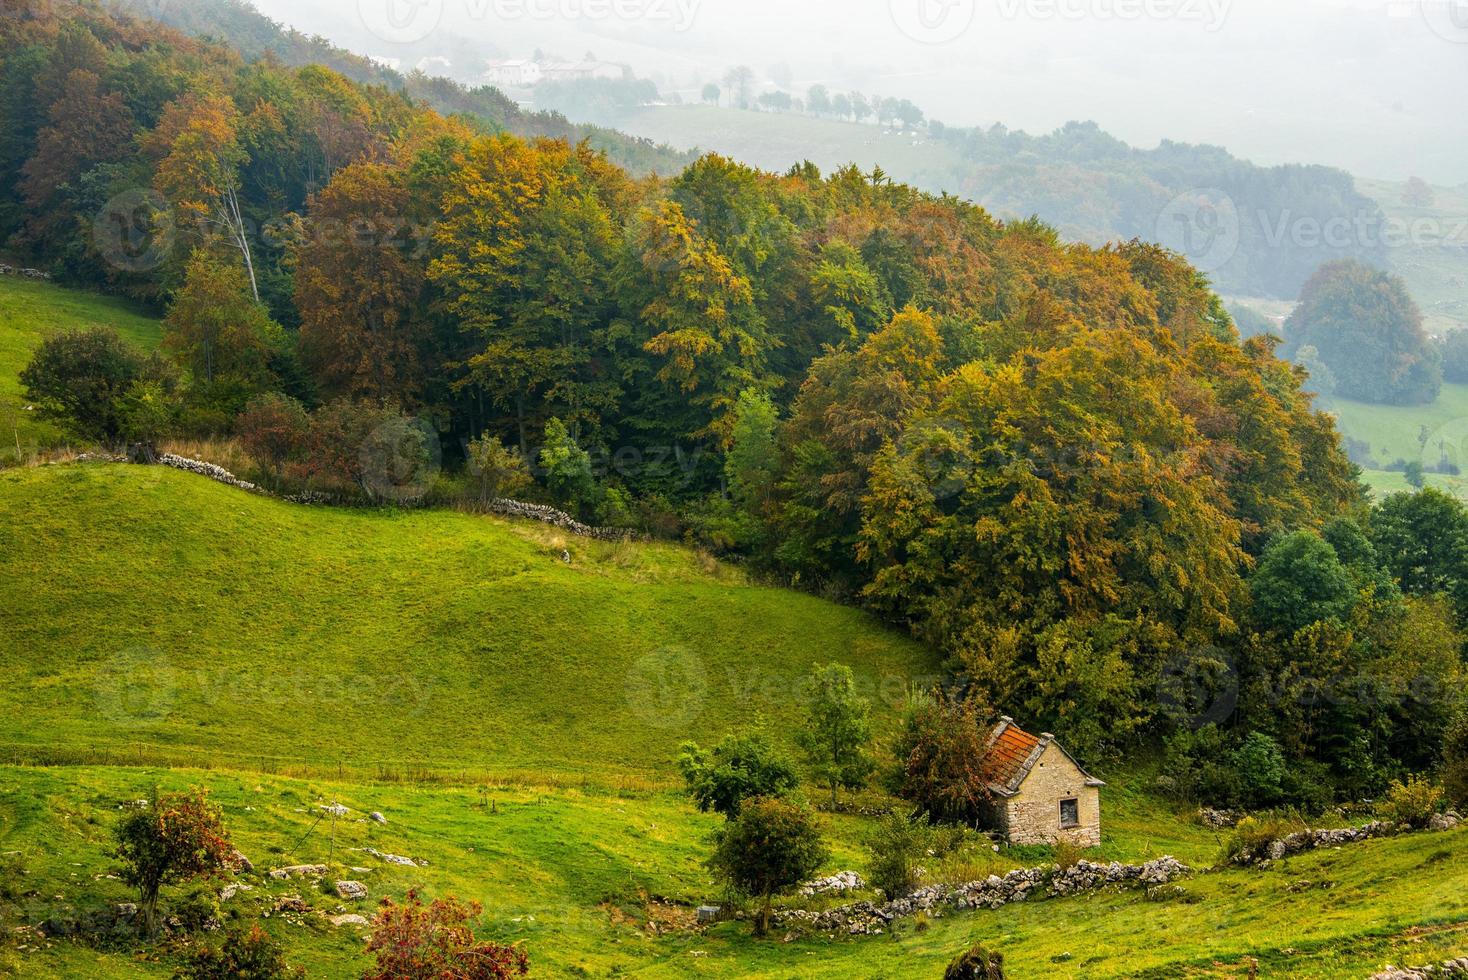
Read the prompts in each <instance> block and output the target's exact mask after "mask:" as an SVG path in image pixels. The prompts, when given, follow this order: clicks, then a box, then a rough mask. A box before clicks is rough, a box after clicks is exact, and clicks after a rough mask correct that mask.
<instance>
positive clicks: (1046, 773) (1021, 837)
mask: <svg viewBox="0 0 1468 980" xmlns="http://www.w3.org/2000/svg"><path fill="white" fill-rule="evenodd" d="M984 746H985V762H984V764H985V767H986V773H985V774H986V775H987V776H988V778H989V790H990V792H991V793H992V794H993V799H992V800H991V801H990V804H989V807H988V811H989V812H988V814H987V816H988V823H989V826H990V828H991V829H993V830H997V831H999V832H1000V833H1002V834H1004V836H1005V838H1006V839H1007V840H1008V841H1009V842H1010V843H1011V844H1053V843H1055V842H1056V841H1057V840H1061V839H1068V840H1073V841H1075V842H1076V843H1078V844H1080V845H1082V846H1083V847H1095V846H1097V845H1099V844H1100V843H1101V787H1102V786H1105V785H1106V784H1105V783H1103V782H1102V781H1101V780H1099V779H1096V778H1095V777H1093V776H1091V775H1090V774H1089V773H1087V772H1086V771H1085V770H1084V769H1082V768H1081V767H1080V764H1079V763H1078V762H1076V760H1075V759H1074V758H1073V757H1072V756H1071V754H1070V753H1069V752H1067V751H1065V749H1063V748H1062V747H1061V746H1060V743H1059V742H1057V741H1055V736H1054V735H1051V734H1050V733H1048V732H1046V733H1043V734H1041V735H1039V736H1035V735H1031V734H1030V733H1029V732H1026V731H1023V730H1021V729H1020V728H1019V727H1018V726H1017V725H1015V723H1014V719H1013V718H1009V717H1005V718H1001V719H999V724H998V725H995V726H994V731H992V732H990V733H989V738H988V740H987V741H986V742H985V743H984Z"/></svg>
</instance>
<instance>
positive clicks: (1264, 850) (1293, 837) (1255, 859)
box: [1229, 813, 1459, 867]
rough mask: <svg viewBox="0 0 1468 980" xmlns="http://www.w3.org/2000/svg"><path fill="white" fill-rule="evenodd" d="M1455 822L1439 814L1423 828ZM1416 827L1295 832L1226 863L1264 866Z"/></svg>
mask: <svg viewBox="0 0 1468 980" xmlns="http://www.w3.org/2000/svg"><path fill="white" fill-rule="evenodd" d="M1458 823H1459V817H1458V815H1457V814H1456V813H1452V814H1439V815H1437V816H1436V817H1435V818H1434V819H1433V821H1432V822H1431V823H1430V824H1429V825H1428V826H1427V828H1426V829H1427V830H1429V831H1444V830H1452V829H1453V828H1454V827H1456V826H1457V825H1458ZM1417 829H1419V828H1416V827H1412V826H1410V825H1408V824H1396V823H1392V822H1391V821H1389V820H1373V821H1372V822H1371V823H1367V824H1362V825H1361V826H1359V827H1334V828H1330V829H1327V830H1299V831H1296V832H1295V833H1292V834H1286V835H1285V836H1284V837H1279V838H1275V839H1273V840H1261V841H1255V842H1253V843H1251V844H1250V845H1248V846H1246V847H1244V848H1242V849H1240V850H1239V852H1238V853H1236V854H1234V855H1233V856H1232V857H1231V858H1230V859H1229V863H1230V864H1236V865H1240V866H1244V867H1247V866H1249V865H1256V864H1266V863H1268V862H1270V861H1278V860H1280V859H1281V858H1286V857H1289V856H1290V855H1291V854H1301V853H1303V852H1305V851H1314V850H1317V849H1319V848H1322V847H1340V846H1341V845H1342V844H1356V843H1359V842H1360V841H1363V840H1370V839H1371V838H1373V837H1391V836H1394V835H1396V834H1404V833H1411V832H1412V831H1414V830H1417Z"/></svg>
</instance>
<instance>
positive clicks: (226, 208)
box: [144, 93, 260, 303]
mask: <svg viewBox="0 0 1468 980" xmlns="http://www.w3.org/2000/svg"><path fill="white" fill-rule="evenodd" d="M239 127H240V113H239V110H238V109H237V108H236V107H235V105H234V103H233V102H231V101H230V100H229V99H228V98H226V97H224V96H209V95H200V94H197V93H190V94H188V95H187V96H185V97H184V98H182V99H180V100H178V101H176V102H173V103H170V104H169V106H168V107H167V108H166V109H165V110H164V113H163V118H162V119H161V120H159V123H158V126H157V127H156V128H155V129H154V130H153V131H152V132H151V133H150V134H149V135H148V137H147V139H146V140H145V141H144V142H145V146H146V147H147V148H148V150H149V151H150V152H151V153H152V154H153V155H154V156H155V157H156V158H157V160H158V163H157V170H156V173H155V176H154V178H153V186H154V187H155V188H156V189H157V190H158V192H159V193H160V194H162V195H163V196H164V198H166V199H167V200H168V201H169V202H170V203H172V204H173V206H174V207H175V208H176V209H177V210H178V212H179V216H180V222H179V224H180V225H184V226H192V227H197V228H198V229H199V230H200V231H202V232H203V233H204V234H205V235H213V234H218V235H220V236H221V237H222V238H223V240H224V241H225V242H227V243H228V244H229V246H230V247H231V248H234V249H237V250H238V251H239V253H240V258H241V260H242V261H243V263H244V269H245V273H246V275H247V276H248V278H249V284H250V291H251V295H252V297H253V299H254V300H255V302H256V303H258V302H260V287H259V284H258V282H257V280H256V276H255V261H254V253H253V252H252V250H251V245H250V236H251V229H250V227H249V225H248V223H247V221H246V217H245V212H244V208H243V205H242V203H241V196H240V169H241V168H242V167H243V166H244V165H245V164H246V163H247V162H248V161H249V156H248V155H247V154H246V152H245V150H244V147H243V146H241V144H240V133H239Z"/></svg>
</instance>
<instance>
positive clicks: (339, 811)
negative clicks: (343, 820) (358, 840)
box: [321, 803, 352, 817]
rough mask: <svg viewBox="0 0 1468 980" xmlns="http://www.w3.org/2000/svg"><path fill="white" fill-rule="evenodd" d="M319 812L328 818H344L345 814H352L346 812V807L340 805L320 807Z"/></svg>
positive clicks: (348, 811)
mask: <svg viewBox="0 0 1468 980" xmlns="http://www.w3.org/2000/svg"><path fill="white" fill-rule="evenodd" d="M321 811H322V812H323V813H325V814H326V815H327V816H328V817H345V816H346V815H347V814H349V813H351V812H352V811H351V810H348V809H347V808H346V807H344V806H342V805H341V804H340V803H332V804H329V805H325V806H322V808H321Z"/></svg>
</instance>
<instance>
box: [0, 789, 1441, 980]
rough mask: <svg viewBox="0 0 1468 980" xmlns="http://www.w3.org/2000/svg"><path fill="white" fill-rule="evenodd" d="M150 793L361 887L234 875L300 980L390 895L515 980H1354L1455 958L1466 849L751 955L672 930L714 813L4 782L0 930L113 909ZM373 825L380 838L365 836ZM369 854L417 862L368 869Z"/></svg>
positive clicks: (1389, 849) (13, 965)
mask: <svg viewBox="0 0 1468 980" xmlns="http://www.w3.org/2000/svg"><path fill="white" fill-rule="evenodd" d="M1112 778H1113V779H1115V776H1114V775H1113V777H1112ZM155 784H161V785H162V786H164V787H165V788H181V787H184V786H188V785H197V784H207V785H209V786H210V787H211V788H212V791H213V795H214V796H215V798H216V799H217V800H218V801H219V802H220V803H221V805H222V806H223V809H224V812H225V816H226V820H227V821H228V823H229V825H230V826H231V827H232V828H233V831H234V837H235V841H236V843H237V844H238V845H239V846H240V847H241V849H242V850H243V851H244V853H245V854H247V855H248V856H249V857H250V858H251V859H252V860H253V861H254V862H255V863H256V865H257V868H258V869H259V870H260V871H263V870H264V869H266V868H270V867H279V866H283V865H292V864H300V863H315V862H320V863H329V864H330V865H331V867H332V869H333V874H332V875H330V876H328V878H329V879H330V878H335V877H340V876H346V877H352V878H355V879H358V880H362V881H364V882H365V883H367V884H368V887H369V889H370V890H371V892H372V898H371V899H370V900H369V901H368V902H365V903H362V905H357V906H354V905H352V903H344V902H343V901H342V900H341V899H339V898H336V897H334V896H332V895H329V894H327V893H326V891H325V889H323V888H322V887H321V886H319V885H315V884H312V883H311V882H307V881H301V880H293V881H290V882H277V881H273V880H270V879H268V878H264V877H263V876H261V875H259V874H256V875H250V876H247V878H246V879H245V880H246V881H247V883H248V884H250V885H251V886H252V887H251V889H250V890H248V891H243V890H242V891H241V892H240V893H239V894H237V895H236V896H234V897H233V898H231V899H229V900H228V901H226V902H223V903H222V904H221V906H220V910H219V911H220V915H221V916H222V918H224V919H225V921H226V922H228V921H231V920H233V919H254V918H256V917H259V916H262V914H263V913H265V912H268V911H270V910H271V909H272V908H273V907H274V905H275V903H276V902H277V901H278V900H279V899H280V898H281V897H283V896H286V895H298V896H300V897H301V898H303V899H304V900H305V901H306V902H307V903H308V904H309V905H310V906H311V907H312V908H313V909H315V910H319V911H320V912H321V913H323V915H322V916H316V915H305V916H288V915H280V914H274V915H270V916H267V917H263V918H261V919H260V921H261V922H262V924H263V925H264V926H265V928H266V929H267V930H268V931H269V932H271V933H272V934H273V935H275V936H276V937H277V938H278V939H279V940H280V941H281V942H282V944H283V945H284V946H285V948H286V950H287V952H288V954H289V958H290V959H291V960H292V961H293V962H295V963H297V964H299V965H302V966H304V967H306V968H307V970H308V971H309V973H310V975H313V976H348V975H352V974H353V973H354V972H359V971H360V970H361V969H362V968H364V967H365V966H366V965H367V964H368V960H367V958H366V957H365V956H364V955H363V950H362V936H363V931H362V930H361V929H360V927H354V926H344V927H334V926H332V925H330V924H329V923H328V921H327V919H326V918H325V917H324V916H330V915H335V914H339V913H343V912H352V911H361V912H367V913H369V914H370V911H371V908H370V906H371V905H372V903H373V902H375V901H376V899H377V898H378V897H380V896H384V895H388V896H392V897H395V898H400V897H401V896H402V895H403V894H404V893H405V892H406V890H407V889H408V888H410V887H419V888H421V889H423V891H424V892H425V893H426V894H429V895H442V894H450V893H451V894H456V895H458V896H460V897H462V898H464V899H474V900H477V901H480V902H482V903H483V905H484V912H483V914H482V916H481V918H480V920H479V922H478V927H479V931H480V933H481V934H482V935H486V936H492V937H495V938H498V939H500V940H502V941H506V942H521V943H524V944H525V945H526V947H527V948H528V949H529V950H530V952H531V956H532V963H533V965H534V967H535V973H534V975H537V976H546V977H551V976H554V977H563V976H573V977H574V976H596V977H611V976H624V977H627V976H637V977H814V978H819V977H833V978H834V977H852V976H860V977H872V978H875V977H894V978H895V977H936V976H939V975H941V973H942V969H943V966H944V965H945V964H946V962H947V961H948V960H950V959H951V958H952V957H953V956H954V955H955V953H956V952H957V951H958V950H959V949H962V948H964V947H965V946H966V945H967V944H969V943H972V942H975V941H982V942H985V943H987V944H989V945H991V946H993V947H995V948H998V949H1000V950H1002V951H1003V952H1004V954H1005V956H1006V962H1007V966H1008V967H1009V975H1010V976H1011V977H1015V978H1030V977H1036V978H1038V977H1086V978H1096V977H1156V978H1163V977H1167V978H1171V977H1204V976H1207V977H1244V976H1248V975H1250V972H1249V971H1250V968H1251V962H1252V961H1257V963H1258V975H1259V976H1266V977H1331V978H1334V977H1341V978H1345V977H1355V978H1359V977H1364V976H1366V975H1367V974H1369V973H1370V972H1372V971H1373V970H1374V969H1377V968H1379V967H1380V966H1381V965H1383V964H1385V963H1388V962H1394V963H1413V964H1421V963H1427V962H1432V961H1435V960H1441V959H1443V958H1446V957H1447V956H1450V955H1460V954H1461V953H1462V952H1464V951H1465V950H1468V925H1465V920H1468V831H1465V830H1461V829H1460V830H1456V831H1452V832H1448V833H1436V834H1433V833H1428V834H1417V835H1411V836H1406V837H1401V838H1391V839H1383V840H1375V841H1370V842H1367V843H1364V844H1359V845H1353V846H1351V847H1349V848H1344V849H1337V850H1331V851H1320V852H1314V853H1311V854H1306V855H1300V856H1297V857H1294V858H1291V859H1289V860H1287V861H1284V862H1280V863H1278V864H1276V865H1275V866H1274V867H1272V868H1270V869H1268V870H1266V871H1243V870H1230V871H1203V872H1201V873H1199V874H1198V875H1196V876H1195V877H1193V878H1192V879H1189V880H1187V881H1185V882H1183V883H1182V886H1181V889H1180V890H1176V891H1167V892H1165V893H1162V894H1159V895H1154V896H1152V897H1150V898H1149V897H1148V895H1147V894H1146V893H1144V892H1140V891H1128V892H1105V893H1099V894H1096V895H1093V896H1081V897H1076V898H1067V899H1050V900H1032V901H1030V902H1027V903H1021V904H1017V905H1011V906H1007V907H1005V908H1002V909H999V910H995V911H985V910H981V911H976V912H969V913H954V914H951V915H948V916H943V917H933V918H930V919H927V920H909V921H899V922H898V923H897V924H896V925H895V927H894V928H893V929H892V930H890V931H889V932H888V933H887V934H885V935H881V936H875V937H867V938H863V939H853V938H847V937H834V936H804V937H795V936H780V935H776V936H774V937H772V938H771V939H769V940H764V941H759V940H755V939H753V938H752V937H751V936H750V935H749V930H748V926H747V925H745V924H744V923H740V922H726V923H720V924H717V925H715V926H712V927H710V928H707V929H699V928H695V927H694V926H693V925H692V924H691V922H690V919H691V908H692V906H693V905H696V904H699V903H702V902H707V901H713V902H716V903H717V902H720V901H722V900H723V896H722V894H721V892H720V889H719V888H718V887H717V886H716V885H715V884H714V883H713V882H712V881H711V879H710V877H709V875H708V873H707V871H706V870H705V869H704V868H703V865H702V859H703V857H704V854H705V853H706V850H707V843H706V838H707V836H708V834H709V832H710V831H711V830H712V829H713V828H714V826H715V824H716V822H717V818H713V817H709V816H706V815H701V814H698V813H696V812H695V811H693V809H692V808H691V807H690V806H689V805H688V803H687V801H686V800H684V799H682V798H681V797H679V796H677V795H675V794H671V793H663V792H647V791H633V790H623V791H616V792H614V791H603V790H596V789H591V788H588V789H584V790H582V789H573V788H549V787H530V786H509V785H502V784H492V785H484V786H471V785H465V786H405V785H387V784H380V783H371V782H365V783H363V782H351V783H345V782H339V781H334V780H295V779H285V778H281V777H275V776H267V775H259V774H251V773H239V772H233V771H186V770H163V769H148V768H112V767H87V768H75V767H54V768H45V769H35V768H22V767H0V851H4V852H5V857H4V861H5V862H6V864H5V868H6V869H7V871H8V872H9V875H8V877H7V878H6V879H5V887H6V889H7V890H6V891H4V892H3V893H0V924H3V925H4V926H7V927H8V926H11V925H14V924H15V923H16V922H17V921H20V920H24V919H29V920H30V921H32V922H34V921H39V920H40V919H42V918H46V917H50V916H60V917H63V918H64V917H66V916H68V915H71V916H75V915H76V914H78V913H85V912H86V911H87V910H88V909H93V908H96V907H99V906H101V905H104V904H106V903H109V902H120V901H126V900H128V899H129V898H130V895H129V893H128V891H127V890H126V889H125V888H123V887H122V886H121V885H120V883H118V882H116V881H114V880H111V879H109V878H107V877H106V876H107V875H108V874H109V873H110V871H111V870H112V868H113V862H111V861H110V860H109V859H108V857H107V856H106V851H107V848H108V846H109V838H108V831H109V828H110V826H111V824H112V822H113V821H114V820H115V819H116V815H117V813H118V811H119V808H120V806H121V805H122V804H123V803H124V801H128V800H132V799H137V798H140V797H142V796H146V794H147V792H148V790H149V789H150V788H151V787H152V786H153V785H155ZM326 803H340V804H341V805H343V806H346V807H348V808H349V809H350V811H351V812H350V813H349V815H348V816H346V817H343V818H341V819H339V820H337V821H336V822H335V823H334V824H333V823H332V822H331V821H330V820H329V819H327V820H324V821H323V820H319V819H318V818H319V817H320V812H321V811H320V810H319V807H320V806H321V805H323V804H326ZM1106 806H1107V808H1108V810H1107V819H1108V822H1109V830H1108V844H1107V847H1106V849H1105V853H1106V855H1109V856H1115V857H1123V858H1129V859H1134V860H1141V859H1145V858H1147V857H1153V856H1156V855H1157V854H1159V853H1163V852H1166V853H1172V854H1175V855H1177V856H1179V857H1180V858H1182V859H1184V860H1185V861H1187V862H1189V863H1191V864H1193V865H1194V866H1195V867H1199V868H1206V867H1208V866H1209V865H1211V864H1212V862H1213V861H1214V859H1216V857H1217V856H1218V851H1219V840H1218V837H1217V835H1216V834H1215V832H1213V831H1208V830H1206V829H1204V828H1202V827H1201V826H1199V825H1198V824H1196V823H1194V822H1192V821H1190V820H1188V819H1187V818H1186V817H1184V816H1183V815H1180V814H1178V813H1176V812H1174V811H1173V810H1171V809H1170V808H1168V807H1166V806H1163V805H1161V804H1159V803H1158V802H1157V801H1155V800H1154V799H1152V798H1151V797H1149V796H1148V795H1147V794H1145V793H1140V792H1133V791H1127V790H1123V791H1121V792H1118V793H1116V794H1114V795H1110V796H1108V799H1107V803H1106ZM373 810H377V811H381V812H382V813H384V814H385V815H386V817H387V820H388V822H387V823H386V824H385V825H378V824H376V823H374V822H372V821H370V820H368V819H366V817H365V814H366V813H368V812H371V811H373ZM825 830H826V833H827V836H828V838H829V839H830V840H831V843H832V847H833V852H834V854H833V858H832V860H831V862H830V863H829V868H830V870H836V869H838V868H856V869H861V868H863V867H864V860H865V849H864V848H863V846H862V844H861V839H862V836H863V833H864V829H863V821H861V820H859V819H857V818H853V817H831V816H827V817H826V818H825ZM368 847H371V848H375V849H377V850H379V851H382V852H386V853H392V854H399V855H407V856H410V857H412V858H414V859H416V860H418V861H420V862H423V863H422V864H420V865H419V866H417V867H411V868H409V867H401V866H396V865H391V864H387V863H384V862H382V861H379V860H378V859H376V858H374V857H372V856H370V855H369V854H368V853H366V851H365V850H363V849H364V848H368ZM1043 857H1044V855H1043V854H1038V853H1035V849H1027V850H1026V852H1025V853H1024V854H1020V855H1011V854H1008V853H998V854H993V853H990V852H989V851H988V849H987V847H976V848H973V849H971V850H970V852H969V854H968V862H967V863H966V864H965V865H964V866H963V868H962V869H961V870H962V871H964V872H965V873H966V874H968V875H972V876H973V877H981V876H983V875H986V874H988V873H991V872H999V873H1002V872H1003V871H1004V870H1007V869H1008V868H1011V867H1015V866H1018V865H1020V864H1023V863H1037V862H1038V861H1039V860H1040V859H1042V858H1043ZM21 871H23V872H24V874H23V875H22V874H20V872H21ZM183 891H184V890H182V889H181V890H179V892H178V894H176V895H175V901H178V900H179V899H178V895H182V894H183ZM23 893H24V894H30V893H33V894H32V895H31V897H29V898H25V897H22V894H23ZM210 894H211V896H212V892H211V893H210ZM205 903H206V905H209V904H211V903H212V897H210V898H206V899H205ZM364 906H365V907H364ZM180 952H181V951H179V950H169V949H162V950H158V951H154V952H152V953H149V954H147V955H138V954H137V953H136V951H135V949H134V948H133V947H132V946H131V945H130V944H128V943H127V942H120V943H117V944H115V945H114V946H112V947H108V946H107V945H105V944H103V945H101V946H99V945H98V944H95V943H83V942H81V941H78V940H73V939H65V938H63V939H57V940H52V941H51V942H50V944H49V945H47V944H41V943H38V944H36V945H34V946H32V947H31V948H29V949H25V950H20V949H16V948H15V947H14V945H11V946H9V947H8V948H6V947H4V946H0V972H3V971H5V970H9V971H10V972H11V973H13V974H16V975H38V974H42V973H44V974H45V975H52V976H69V977H88V978H90V977H131V976H136V977H153V976H167V975H169V973H170V971H171V969H172V968H173V966H174V965H176V963H177V962H179V959H180Z"/></svg>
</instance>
